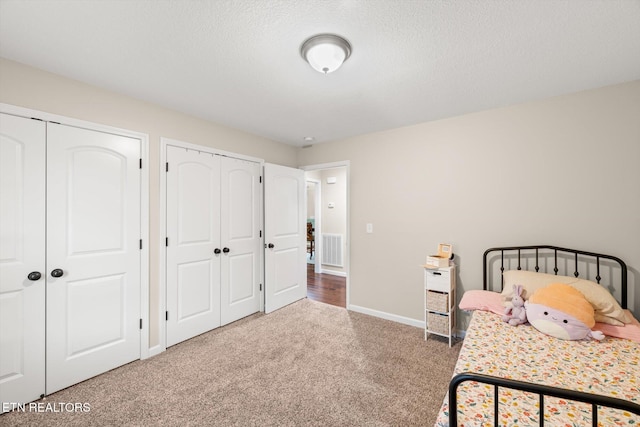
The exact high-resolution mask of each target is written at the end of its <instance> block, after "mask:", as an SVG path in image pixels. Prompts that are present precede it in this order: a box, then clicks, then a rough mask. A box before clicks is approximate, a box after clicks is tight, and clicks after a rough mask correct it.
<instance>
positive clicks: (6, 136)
mask: <svg viewBox="0 0 640 427" xmlns="http://www.w3.org/2000/svg"><path fill="white" fill-rule="evenodd" d="M45 135H46V128H45V123H44V122H42V121H38V120H32V119H25V118H22V117H15V116H11V115H8V114H0V236H1V239H0V402H16V403H17V402H23V403H24V402H30V401H33V400H35V399H38V398H39V397H40V395H41V394H44V393H45V383H44V381H45V358H44V357H45V318H44V316H45V277H44V275H45V270H44V268H45V265H44V262H45V206H44V204H45V193H44V192H45ZM32 272H37V273H40V275H41V277H40V278H37V276H38V275H37V274H36V275H31V280H30V279H29V278H28V276H29V275H30V273H32Z"/></svg>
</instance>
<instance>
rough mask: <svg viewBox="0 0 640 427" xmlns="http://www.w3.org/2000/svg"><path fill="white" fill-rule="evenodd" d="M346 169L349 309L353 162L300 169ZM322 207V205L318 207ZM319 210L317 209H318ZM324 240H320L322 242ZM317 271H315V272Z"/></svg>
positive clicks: (349, 293)
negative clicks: (351, 175)
mask: <svg viewBox="0 0 640 427" xmlns="http://www.w3.org/2000/svg"><path fill="white" fill-rule="evenodd" d="M341 167H344V168H346V175H347V215H346V216H347V218H346V220H347V241H346V242H345V246H346V253H347V263H346V265H345V271H346V274H347V283H346V294H347V295H346V306H347V308H349V305H350V301H351V297H350V295H351V286H350V282H351V274H350V271H351V214H350V212H351V190H350V179H351V178H350V174H351V171H350V168H351V162H350V161H349V160H343V161H339V162H332V163H321V164H317V165H307V166H300V169H302V170H304V171H314V170H321V169H335V168H341ZM318 206H320V205H318ZM316 209H317V207H316ZM321 240H322V239H320V241H321ZM316 250H318V251H321V250H322V242H320V244H316ZM316 258H317V257H316ZM314 271H315V270H314Z"/></svg>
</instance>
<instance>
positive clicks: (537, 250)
mask: <svg viewBox="0 0 640 427" xmlns="http://www.w3.org/2000/svg"><path fill="white" fill-rule="evenodd" d="M495 252H500V274H501V275H502V273H504V270H505V253H506V254H507V257H508V258H509V259H514V258H515V256H516V253H517V263H518V267H517V269H518V270H522V267H521V263H522V260H523V257H526V259H531V258H533V256H534V255H535V267H534V270H535V271H536V272H539V271H540V262H539V259H540V257H543V256H544V257H545V259H546V258H547V257H549V258H550V257H551V256H553V272H554V273H555V274H556V275H557V274H558V271H559V269H558V255H560V257H562V258H567V256H569V257H571V258H573V263H574V266H575V267H573V270H574V271H573V275H574V276H575V277H578V276H579V275H580V272H579V269H578V256H580V260H581V261H584V260H585V259H586V260H587V261H588V263H589V264H591V265H593V264H595V267H596V276H595V280H596V282H598V283H600V280H601V279H602V277H600V260H602V259H605V260H610V261H613V262H615V263H617V264H618V266H619V267H620V271H621V282H620V291H621V292H622V294H621V299H620V305H621V306H622V308H627V264H625V263H624V261H622V260H621V259H620V258H618V257H615V256H612V255H604V254H597V253H594V252H587V251H580V250H577V249H567V248H560V247H558V246H549V245H538V246H509V247H502V248H490V249H487V250H486V251H485V252H484V255H483V257H482V273H483V274H482V275H483V278H482V287H483V289H484V290H487V289H488V284H489V271H488V270H489V269H488V262H489V259H488V257H489V255H490V254H492V253H495ZM501 283H502V281H501ZM501 286H502V285H501Z"/></svg>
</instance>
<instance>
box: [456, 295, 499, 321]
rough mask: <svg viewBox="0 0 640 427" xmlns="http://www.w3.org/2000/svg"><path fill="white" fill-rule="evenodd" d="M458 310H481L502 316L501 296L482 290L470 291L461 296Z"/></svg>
mask: <svg viewBox="0 0 640 427" xmlns="http://www.w3.org/2000/svg"><path fill="white" fill-rule="evenodd" d="M458 307H459V308H460V310H465V311H469V310H483V311H490V312H492V313H496V314H500V315H502V314H504V309H505V307H504V305H502V296H501V294H500V293H498V292H491V291H483V290H477V289H476V290H471V291H466V292H465V293H464V295H462V299H461V300H460V304H459V305H458Z"/></svg>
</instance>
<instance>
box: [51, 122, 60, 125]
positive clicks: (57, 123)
mask: <svg viewBox="0 0 640 427" xmlns="http://www.w3.org/2000/svg"><path fill="white" fill-rule="evenodd" d="M49 123H53V124H54V125H59V124H60V122H54V121H50V122H49Z"/></svg>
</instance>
